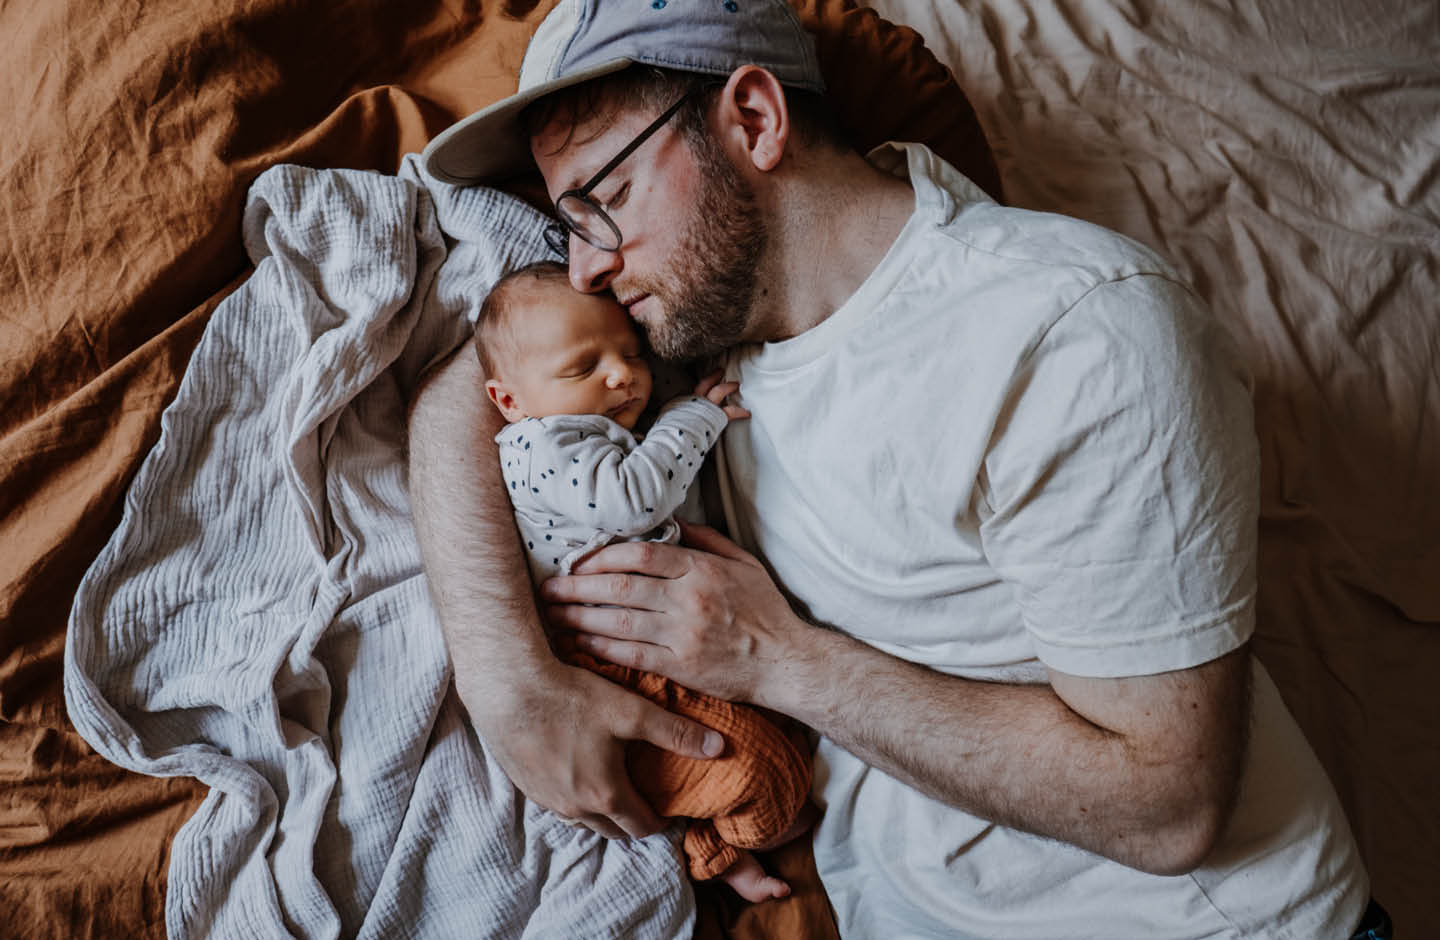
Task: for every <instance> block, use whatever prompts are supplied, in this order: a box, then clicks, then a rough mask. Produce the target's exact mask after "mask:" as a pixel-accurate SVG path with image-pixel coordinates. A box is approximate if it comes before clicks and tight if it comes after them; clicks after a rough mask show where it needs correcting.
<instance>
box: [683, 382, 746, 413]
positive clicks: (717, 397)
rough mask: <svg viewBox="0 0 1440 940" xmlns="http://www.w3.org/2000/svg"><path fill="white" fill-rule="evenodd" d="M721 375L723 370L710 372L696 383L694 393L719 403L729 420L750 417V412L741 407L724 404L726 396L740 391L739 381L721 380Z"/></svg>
mask: <svg viewBox="0 0 1440 940" xmlns="http://www.w3.org/2000/svg"><path fill="white" fill-rule="evenodd" d="M722 375H724V373H723V372H712V373H710V374H709V375H707V376H705V378H703V379H701V380H700V381H699V382H698V383H696V385H695V394H696V395H698V396H700V397H701V398H708V399H710V401H711V402H712V403H714V404H716V405H719V406H720V407H721V408H723V409H724V410H725V416H726V417H727V418H729V419H730V420H731V421H734V420H735V419H736V418H748V417H750V412H748V411H746V410H745V409H744V408H741V407H740V406H739V405H727V404H725V399H726V398H729V397H730V396H731V395H733V394H735V393H736V392H738V391H740V383H739V382H721V381H720V377H721V376H722Z"/></svg>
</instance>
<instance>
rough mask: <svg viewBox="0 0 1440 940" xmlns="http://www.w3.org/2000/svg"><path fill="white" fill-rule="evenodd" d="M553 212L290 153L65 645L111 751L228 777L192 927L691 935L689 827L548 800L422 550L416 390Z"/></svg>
mask: <svg viewBox="0 0 1440 940" xmlns="http://www.w3.org/2000/svg"><path fill="white" fill-rule="evenodd" d="M543 224H544V222H543V219H542V217H541V216H540V215H539V214H538V213H536V212H535V211H534V210H532V209H530V208H529V207H528V206H526V205H524V204H523V203H521V202H519V201H517V200H515V199H513V198H511V197H509V196H506V195H504V194H501V193H498V192H495V191H491V190H485V189H478V188H476V189H454V188H451V187H445V186H442V185H440V184H438V183H434V182H433V181H429V180H425V179H423V178H422V177H421V174H420V172H419V171H418V170H417V168H416V166H415V164H414V162H413V158H411V159H409V160H407V163H406V165H405V167H404V168H403V170H402V172H401V174H400V176H398V177H393V176H381V175H378V174H371V173H361V172H353V171H340V170H310V169H305V168H302V167H295V166H280V167H276V168H274V169H272V170H270V171H268V172H266V173H265V174H264V175H262V176H261V177H260V178H259V179H258V180H257V182H256V183H255V185H254V187H253V188H252V190H251V193H250V198H249V202H248V204H247V208H246V212H245V217H244V233H245V243H246V248H247V250H248V252H249V254H250V257H251V259H252V261H253V262H254V263H255V272H254V274H253V275H252V276H251V277H250V278H249V279H248V280H247V281H246V282H245V283H244V284H243V285H242V286H241V287H240V288H239V289H238V290H237V291H236V292H235V293H234V294H233V295H231V296H230V297H229V298H227V299H226V300H225V302H224V303H223V304H222V305H221V306H220V307H219V308H218V309H217V310H216V312H215V314H214V316H213V318H212V320H211V322H210V324H209V326H208V328H207V331H206V333H205V335H204V337H203V339H202V340H201V342H200V345H199V347H198V348H197V349H196V352H195V354H194V358H193V359H192V360H191V363H190V366H189V368H188V370H187V372H186V376H185V380H184V382H183V384H182V385H181V388H180V391H179V394H178V396H177V398H176V400H175V401H174V403H173V404H172V405H171V406H170V407H169V409H168V410H167V411H166V412H165V415H164V419H163V425H162V433H161V437H160V440H159V443H158V444H157V445H156V446H155V448H154V450H153V451H152V452H151V453H150V455H149V457H148V458H147V459H146V461H145V463H144V465H143V466H142V467H141V469H140V471H139V473H138V475H137V476H136V478H135V480H134V482H133V484H132V485H131V488H130V491H129V493H128V495H127V497H126V502H125V514H124V519H123V522H122V523H121V525H120V527H119V528H118V530H116V532H115V534H114V536H113V537H112V538H111V540H110V542H109V544H108V545H107V546H106V548H105V550H104V552H103V553H102V554H101V555H100V557H99V558H98V560H97V561H96V562H95V564H94V566H93V567H92V568H91V569H90V571H89V573H88V574H87V575H86V577H85V580H84V583H83V584H82V586H81V588H80V591H79V593H78V595H77V598H76V601H75V605H74V609H73V612H72V615H71V621H70V628H69V633H68V647H67V650H66V662H65V692H66V702H67V704H68V707H69V712H70V718H71V720H72V721H73V722H74V724H75V726H76V728H77V729H79V731H80V733H81V734H82V735H84V737H85V739H86V740H87V741H89V742H90V743H91V744H92V745H93V746H94V747H95V748H96V749H97V750H98V751H99V752H100V753H101V754H103V755H105V756H106V757H107V758H109V759H110V760H112V761H114V762H115V763H117V764H120V765H122V766H124V767H127V768H130V769H132V770H135V771H139V772H141V773H146V774H152V775H156V776H186V775H188V776H193V777H197V778H199V779H200V780H201V781H203V782H204V783H205V784H207V785H208V786H209V787H210V788H211V789H210V793H209V796H208V797H207V798H206V800H205V802H204V804H203V805H202V806H201V808H200V810H199V811H198V812H197V813H196V814H195V815H194V817H193V818H192V819H191V820H190V821H189V822H188V823H187V824H186V825H185V827H184V828H183V829H182V830H181V831H180V833H179V834H178V836H177V837H176V839H175V841H174V845H173V849H172V852H171V862H170V882H169V885H170V887H169V894H168V897H167V902H166V926H167V929H168V932H169V935H170V936H171V937H174V938H185V937H192V936H197V937H198V936H214V937H229V936H259V937H274V936H285V935H295V936H301V937H335V936H340V935H343V936H360V937H384V938H392V937H409V936H416V937H454V936H471V937H509V936H526V937H558V936H564V937H579V936H584V937H592V936H594V937H598V936H626V937H674V936H686V935H688V934H689V933H690V930H691V924H690V920H691V917H692V909H693V901H692V896H691V894H690V892H689V889H688V887H687V885H686V883H685V882H684V880H683V878H682V877H681V874H682V868H681V863H680V860H679V857H678V855H677V853H676V846H675V843H674V841H673V839H672V838H670V837H669V836H663V835H662V836H656V837H652V838H650V839H646V840H642V841H637V842H629V843H627V842H607V841H605V840H601V839H599V838H598V837H596V836H594V835H593V834H592V833H590V832H588V831H587V830H577V829H573V828H571V827H569V826H566V825H564V824H562V823H560V822H559V821H558V819H557V818H556V817H554V816H553V815H551V814H549V813H547V812H544V811H542V810H540V809H538V808H537V807H536V806H534V804H531V803H528V802H527V801H526V800H525V799H524V797H523V796H522V795H520V794H519V793H518V792H517V791H516V790H515V789H514V788H513V787H512V785H511V784H510V782H509V781H508V779H507V778H506V777H505V776H504V774H503V773H502V772H501V771H500V769H499V768H498V766H497V765H496V764H495V763H494V762H493V761H492V760H490V759H488V758H487V756H486V754H485V752H484V749H483V746H482V745H481V744H480V743H479V742H478V740H477V738H476V737H475V734H474V732H473V731H472V730H471V729H470V727H469V725H468V723H467V722H466V721H465V719H464V716H463V712H462V709H461V707H460V706H459V703H458V699H457V698H456V697H455V694H454V692H453V688H452V686H451V682H450V666H449V662H448V659H447V656H446V652H445V646H444V643H443V638H442V634H441V630H440V625H439V622H438V620H437V618H436V615H435V613H434V610H433V608H432V606H431V603H430V599H429V596H428V593H427V589H426V585H425V581H424V578H423V576H422V574H421V571H420V563H419V552H418V549H417V546H416V543H415V539H414V534H413V531H412V529H411V524H410V518H409V505H408V499H407V491H406V473H405V462H404V451H403V443H404V434H405V423H406V422H405V410H406V403H407V401H408V399H409V397H410V394H411V392H412V391H413V389H414V386H415V383H416V382H417V380H418V378H419V376H420V374H421V372H422V371H423V369H424V368H425V367H426V366H427V365H428V364H430V363H431V362H433V361H434V360H435V359H437V358H438V357H439V356H441V355H443V354H444V353H446V352H448V351H450V350H452V349H454V348H455V347H456V345H457V344H458V343H460V342H462V341H463V340H464V338H465V336H466V335H467V333H468V321H469V320H470V319H471V318H473V316H474V312H475V310H476V309H477V307H478V304H479V301H480V299H481V298H483V296H484V294H485V291H486V290H487V289H488V288H489V286H490V284H491V283H492V282H493V281H494V280H495V278H496V277H498V276H499V274H500V273H501V272H502V270H503V269H504V268H506V267H507V266H510V265H512V264H515V263H521V262H524V261H527V260H530V258H531V256H533V255H535V254H536V253H537V251H538V246H539V245H540V244H541V240H540V232H541V228H542V226H543Z"/></svg>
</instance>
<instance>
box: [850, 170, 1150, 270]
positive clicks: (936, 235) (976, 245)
mask: <svg viewBox="0 0 1440 940" xmlns="http://www.w3.org/2000/svg"><path fill="white" fill-rule="evenodd" d="M892 146H893V148H894V149H892V151H891V152H890V155H889V159H890V163H891V164H895V165H897V166H898V161H899V160H900V159H902V157H901V154H903V155H904V156H903V159H904V160H906V161H908V164H909V166H908V171H909V176H910V180H911V184H912V186H915V187H916V188H917V206H918V208H919V209H920V211H922V212H927V213H929V214H930V215H931V217H932V220H933V223H934V224H933V225H932V226H931V227H929V229H928V231H929V232H930V233H931V235H932V236H933V240H932V239H925V240H922V244H923V243H924V242H930V244H929V245H928V247H929V249H930V250H932V251H937V252H962V253H965V254H967V255H969V257H968V259H964V260H967V261H968V262H969V264H968V265H967V266H966V268H967V269H968V271H969V273H972V274H973V273H979V272H988V271H990V270H991V269H995V270H996V273H1003V276H1008V277H1014V276H1016V275H1017V274H1025V275H1028V276H1035V275H1043V276H1044V279H1043V282H1053V281H1055V280H1061V279H1065V280H1080V281H1085V282H1088V283H1089V284H1091V285H1094V284H1098V283H1101V282H1103V281H1107V280H1119V279H1122V278H1125V277H1132V276H1134V275H1137V274H1157V275H1161V276H1164V277H1168V278H1172V279H1173V278H1178V275H1177V274H1176V272H1175V270H1174V269H1173V268H1172V267H1171V265H1170V264H1169V263H1168V262H1166V261H1165V259H1163V258H1162V257H1161V256H1160V255H1159V254H1157V253H1156V252H1155V251H1154V250H1152V249H1151V248H1149V247H1148V246H1146V245H1143V244H1141V243H1140V242H1138V241H1136V240H1134V239H1132V238H1129V237H1128V236H1125V235H1122V234H1120V233H1119V232H1116V231H1114V230H1112V229H1108V228H1106V227H1104V226H1102V225H1099V224H1096V223H1094V222H1088V221H1085V220H1083V219H1078V218H1074V217H1071V216H1066V215H1060V214H1057V213H1053V212H1042V211H1038V210H1033V209H1022V208H1018V207H1014V206H1005V205H1001V204H999V203H997V202H994V201H993V200H991V199H990V198H989V197H988V196H986V195H985V194H984V193H983V192H982V191H980V190H979V189H978V188H977V187H976V186H975V185H974V184H973V183H972V182H970V180H968V179H967V178H966V177H965V176H964V175H963V174H961V173H960V172H959V171H958V170H956V169H955V168H954V167H953V166H951V165H950V164H948V163H946V162H945V161H944V160H942V159H941V158H939V157H938V156H936V155H935V154H934V153H932V152H931V151H930V150H929V149H928V148H926V147H924V146H923V145H919V144H897V145H892ZM882 156H883V155H882V154H880V152H879V151H878V150H877V152H876V153H875V154H872V159H881V157H882ZM987 260H988V261H989V264H985V263H984V262H985V261H987ZM951 270H955V271H957V272H961V270H962V269H961V267H960V266H959V265H957V266H956V267H954V268H952V269H951Z"/></svg>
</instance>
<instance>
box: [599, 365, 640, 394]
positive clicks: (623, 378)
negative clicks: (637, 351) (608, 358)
mask: <svg viewBox="0 0 1440 940" xmlns="http://www.w3.org/2000/svg"><path fill="white" fill-rule="evenodd" d="M633 380H634V373H633V371H632V370H631V369H630V367H629V366H628V365H626V364H625V363H623V362H620V363H616V364H615V365H612V366H611V367H610V373H609V375H607V376H606V378H605V382H606V384H607V385H609V386H610V387H611V388H624V387H625V386H626V385H629V384H630V383H631V381H633Z"/></svg>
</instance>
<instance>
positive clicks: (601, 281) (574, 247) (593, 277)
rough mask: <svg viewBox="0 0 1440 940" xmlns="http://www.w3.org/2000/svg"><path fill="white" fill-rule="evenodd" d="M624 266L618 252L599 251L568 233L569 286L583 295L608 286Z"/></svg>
mask: <svg viewBox="0 0 1440 940" xmlns="http://www.w3.org/2000/svg"><path fill="white" fill-rule="evenodd" d="M624 266H625V264H624V262H623V261H622V260H621V258H620V252H618V251H601V250H600V249H599V248H596V247H595V246H594V245H592V244H590V243H589V242H587V241H586V240H585V239H583V238H581V237H580V236H579V235H576V234H575V233H574V232H571V233H570V284H571V286H573V287H574V288H575V289H576V290H578V291H580V292H581V293H585V294H594V293H597V292H599V291H602V290H604V289H605V288H607V287H609V286H610V282H611V281H612V280H614V279H615V275H617V274H619V273H620V270H621V269H622V268H623V267H624Z"/></svg>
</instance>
